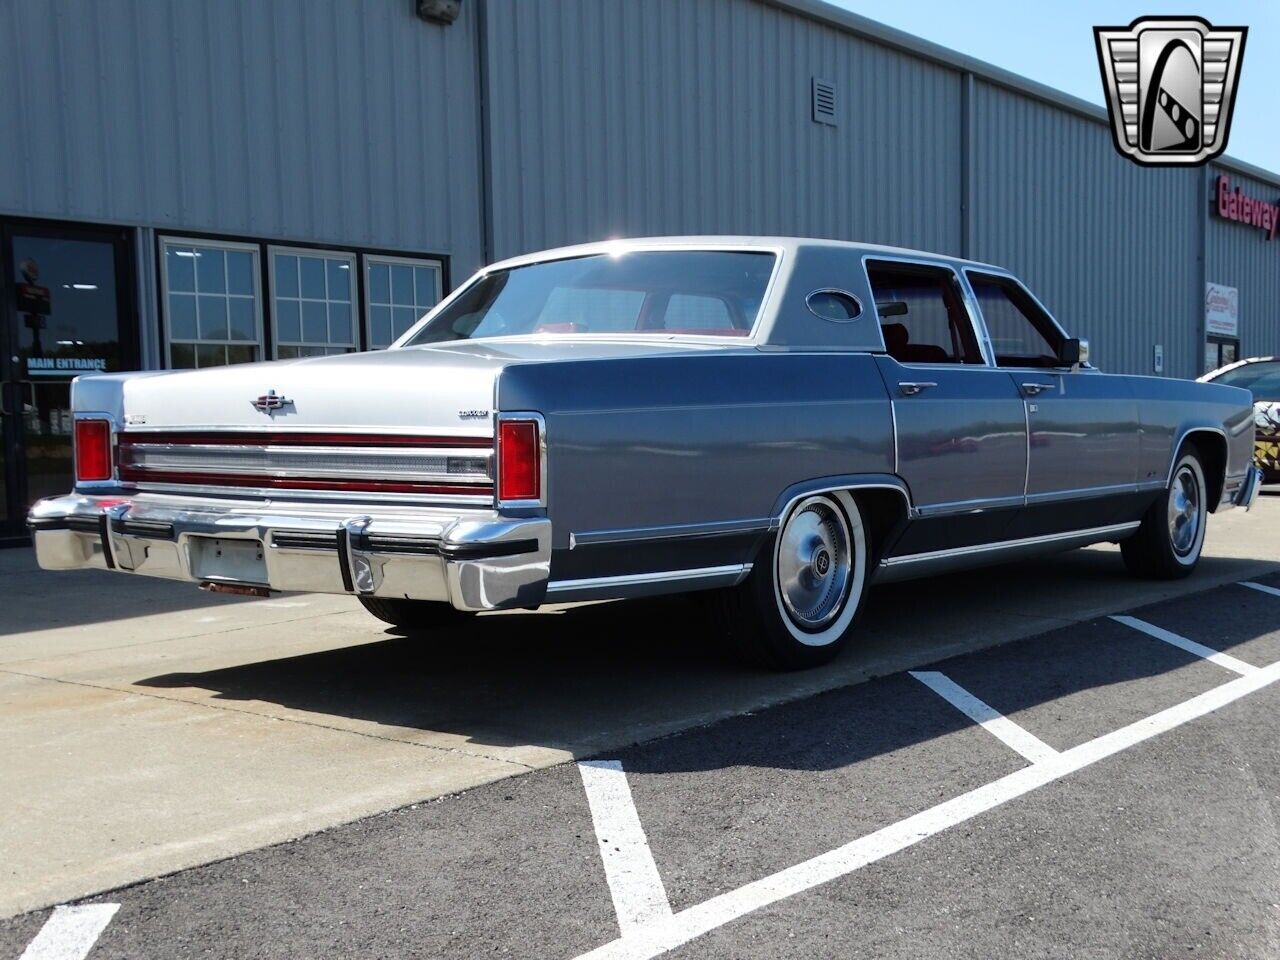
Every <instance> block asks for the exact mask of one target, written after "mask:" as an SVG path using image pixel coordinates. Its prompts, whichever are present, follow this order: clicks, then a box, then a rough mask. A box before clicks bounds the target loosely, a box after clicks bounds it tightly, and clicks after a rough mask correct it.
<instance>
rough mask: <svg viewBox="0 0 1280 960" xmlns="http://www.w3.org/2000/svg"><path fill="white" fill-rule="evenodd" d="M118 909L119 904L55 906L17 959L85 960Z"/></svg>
mask: <svg viewBox="0 0 1280 960" xmlns="http://www.w3.org/2000/svg"><path fill="white" fill-rule="evenodd" d="M119 909H120V904H118V903H86V904H85V905H84V906H80V907H54V908H53V913H51V914H49V919H48V920H46V921H45V922H44V926H43V927H41V928H40V932H39V933H37V934H36V938H35V939H34V940H32V941H31V942H30V943H29V944H27V949H25V950H23V951H22V956H21V958H20V960H84V958H85V957H86V956H88V955H89V951H90V950H92V949H93V945H94V944H95V943H97V942H98V937H99V936H100V935H101V934H102V931H103V930H105V929H106V927H107V924H108V923H110V922H111V918H112V917H114V916H115V915H116V911H117V910H119Z"/></svg>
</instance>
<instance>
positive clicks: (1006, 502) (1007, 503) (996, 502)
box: [916, 494, 1026, 517]
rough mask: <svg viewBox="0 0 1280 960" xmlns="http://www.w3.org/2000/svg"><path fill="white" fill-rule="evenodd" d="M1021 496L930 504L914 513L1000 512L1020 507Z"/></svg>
mask: <svg viewBox="0 0 1280 960" xmlns="http://www.w3.org/2000/svg"><path fill="white" fill-rule="evenodd" d="M1025 499H1026V498H1025V497H1023V496H1022V495H1021V494H1018V495H1017V496H1013V497H981V498H978V499H976V500H952V501H950V502H948V503H932V504H928V505H927V506H923V507H917V508H916V513H917V515H919V516H921V517H945V516H950V515H951V514H956V513H982V512H983V511H984V510H1001V509H1004V508H1006V507H1021V506H1022V505H1023V503H1024V501H1025Z"/></svg>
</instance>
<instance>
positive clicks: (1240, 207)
mask: <svg viewBox="0 0 1280 960" xmlns="http://www.w3.org/2000/svg"><path fill="white" fill-rule="evenodd" d="M1218 216H1220V217H1222V218H1223V219H1224V220H1234V221H1235V222H1236V223H1243V224H1245V225H1247V226H1251V227H1257V228H1258V229H1260V230H1264V231H1266V234H1267V239H1268V240H1274V239H1275V238H1276V228H1277V227H1280V203H1267V201H1265V200H1258V199H1255V198H1254V197H1251V196H1249V195H1248V194H1247V193H1245V192H1244V191H1243V190H1241V189H1240V188H1239V187H1236V188H1235V189H1234V190H1232V189H1231V178H1230V177H1218Z"/></svg>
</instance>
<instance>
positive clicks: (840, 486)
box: [769, 480, 920, 533]
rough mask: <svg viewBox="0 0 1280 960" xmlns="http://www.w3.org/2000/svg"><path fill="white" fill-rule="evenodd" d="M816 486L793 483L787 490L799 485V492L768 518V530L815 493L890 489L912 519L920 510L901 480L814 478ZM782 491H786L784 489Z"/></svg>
mask: <svg viewBox="0 0 1280 960" xmlns="http://www.w3.org/2000/svg"><path fill="white" fill-rule="evenodd" d="M814 483H816V486H808V485H807V484H805V483H800V484H793V485H792V486H790V487H788V488H787V489H788V490H793V489H795V488H796V487H800V492H799V493H797V494H795V495H794V496H792V497H790V498H789V499H788V500H787V501H786V503H784V504H783V505H782V508H781V509H780V510H778V512H777V513H775V514H774V515H773V516H772V517H771V518H770V520H769V532H770V533H774V532H776V531H777V530H778V529H779V528H780V527H781V526H782V518H783V517H785V516H786V515H787V514H789V513H790V512H791V508H792V507H794V506H795V505H796V504H797V503H799V502H800V501H801V500H803V499H804V498H805V497H808V496H812V495H813V494H815V493H835V492H836V491H838V490H849V491H851V492H856V491H858V490H892V491H893V492H894V493H896V494H898V495H899V496H900V497H902V502H903V504H904V505H905V506H906V508H907V517H908V518H909V519H914V518H915V517H918V516H919V515H920V511H919V510H918V509H917V508H916V507H915V506H914V505H913V504H912V502H911V491H910V489H909V488H908V487H907V485H906V483H905V482H903V481H897V482H894V483H884V482H878V481H869V482H866V483H859V482H858V481H857V480H853V481H845V482H843V483H840V482H832V483H826V484H824V483H822V481H821V480H815V481H814ZM783 493H786V491H785V490H784V491H783Z"/></svg>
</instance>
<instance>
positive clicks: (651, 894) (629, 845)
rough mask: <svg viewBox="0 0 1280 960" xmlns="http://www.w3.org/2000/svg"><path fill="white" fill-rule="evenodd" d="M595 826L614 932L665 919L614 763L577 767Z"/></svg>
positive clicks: (657, 882)
mask: <svg viewBox="0 0 1280 960" xmlns="http://www.w3.org/2000/svg"><path fill="white" fill-rule="evenodd" d="M578 772H579V773H581V774H582V786H583V787H584V789H586V791H587V804H588V805H589V806H590V807H591V821H592V823H594V824H595V828H596V839H597V840H598V841H599V846H600V859H601V860H602V861H604V875H605V879H607V880H608V881H609V893H610V894H611V895H612V897H613V908H614V910H616V911H617V913H618V927H619V928H620V929H621V930H622V935H623V936H624V937H625V936H627V935H629V934H633V933H635V932H636V931H637V930H639V929H642V928H643V927H645V926H646V925H648V924H651V923H655V922H658V923H660V922H662V921H664V920H670V919H671V903H670V901H668V900H667V889H666V887H664V886H663V885H662V877H661V876H660V875H659V874H658V865H657V864H656V863H654V862H653V851H652V850H650V849H649V840H648V838H647V837H646V836H645V835H644V827H642V826H641V825H640V815H639V814H638V813H636V805H635V802H634V801H633V800H632V799H631V788H630V787H629V786H627V775H626V774H625V773H623V772H622V764H621V763H620V762H619V761H617V760H588V761H586V762H584V763H580V764H578Z"/></svg>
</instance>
